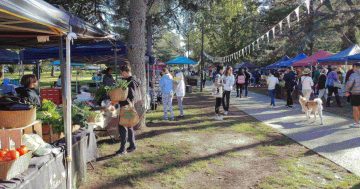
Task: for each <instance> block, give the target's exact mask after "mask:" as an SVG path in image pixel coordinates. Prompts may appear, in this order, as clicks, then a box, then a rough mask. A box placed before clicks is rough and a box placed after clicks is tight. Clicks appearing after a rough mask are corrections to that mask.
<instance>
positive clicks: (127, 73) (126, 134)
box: [116, 65, 139, 156]
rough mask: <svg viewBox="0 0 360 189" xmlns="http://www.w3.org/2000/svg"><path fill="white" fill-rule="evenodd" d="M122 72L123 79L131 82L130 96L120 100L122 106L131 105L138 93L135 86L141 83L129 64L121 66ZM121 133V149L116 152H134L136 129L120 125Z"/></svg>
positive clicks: (122, 153) (121, 153)
mask: <svg viewBox="0 0 360 189" xmlns="http://www.w3.org/2000/svg"><path fill="white" fill-rule="evenodd" d="M120 72H121V76H122V79H124V80H126V81H128V82H129V85H128V88H129V90H128V97H127V99H126V100H124V101H120V102H119V105H120V108H121V107H123V106H126V105H129V102H134V97H135V95H136V94H134V93H135V91H136V90H135V88H136V87H139V83H138V82H137V81H136V80H135V78H134V77H133V76H132V73H131V68H130V66H129V65H123V66H121V67H120ZM119 133H120V149H119V150H118V151H116V154H117V155H119V156H120V155H124V154H126V152H133V151H134V150H136V145H135V133H134V129H133V128H127V127H124V126H122V125H119ZM127 141H128V142H129V143H130V146H129V147H128V148H127V149H126V150H125V145H126V142H127Z"/></svg>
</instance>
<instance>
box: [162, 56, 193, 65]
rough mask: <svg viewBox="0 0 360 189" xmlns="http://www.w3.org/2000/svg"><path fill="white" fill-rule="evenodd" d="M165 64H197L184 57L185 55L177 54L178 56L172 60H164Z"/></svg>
mask: <svg viewBox="0 0 360 189" xmlns="http://www.w3.org/2000/svg"><path fill="white" fill-rule="evenodd" d="M166 64H188V65H190V64H197V62H195V61H193V60H191V59H189V58H186V57H185V56H179V57H176V58H174V59H172V60H169V61H168V62H166Z"/></svg>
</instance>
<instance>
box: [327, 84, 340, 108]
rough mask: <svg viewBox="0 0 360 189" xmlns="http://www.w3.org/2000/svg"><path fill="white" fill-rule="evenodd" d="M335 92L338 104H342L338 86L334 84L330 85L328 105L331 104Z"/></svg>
mask: <svg viewBox="0 0 360 189" xmlns="http://www.w3.org/2000/svg"><path fill="white" fill-rule="evenodd" d="M333 94H335V100H336V104H337V105H338V106H341V102H340V97H339V91H338V88H337V87H332V86H328V98H327V100H326V106H330V101H331V97H332V95H333Z"/></svg>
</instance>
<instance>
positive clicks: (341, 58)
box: [318, 45, 360, 65]
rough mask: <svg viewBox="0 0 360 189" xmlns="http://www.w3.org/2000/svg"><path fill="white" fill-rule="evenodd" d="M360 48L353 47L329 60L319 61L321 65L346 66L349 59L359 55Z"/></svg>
mask: <svg viewBox="0 0 360 189" xmlns="http://www.w3.org/2000/svg"><path fill="white" fill-rule="evenodd" d="M359 53H360V47H359V46H358V45H353V46H351V47H349V48H347V49H345V50H343V51H341V52H339V53H337V54H334V55H332V56H329V57H327V58H321V59H318V62H319V64H321V65H327V64H346V62H347V61H348V57H349V56H352V55H355V54H359Z"/></svg>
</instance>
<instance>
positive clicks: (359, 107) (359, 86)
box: [345, 62, 360, 128]
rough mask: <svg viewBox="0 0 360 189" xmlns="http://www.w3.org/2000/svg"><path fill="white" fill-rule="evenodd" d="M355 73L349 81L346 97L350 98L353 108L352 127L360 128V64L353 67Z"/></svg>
mask: <svg viewBox="0 0 360 189" xmlns="http://www.w3.org/2000/svg"><path fill="white" fill-rule="evenodd" d="M353 70H354V73H353V74H351V76H350V78H349V81H348V82H347V83H346V93H345V95H346V96H351V97H350V102H351V105H352V107H353V117H354V124H353V125H352V127H355V128H360V124H359V118H360V62H359V63H355V64H354V65H353Z"/></svg>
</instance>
